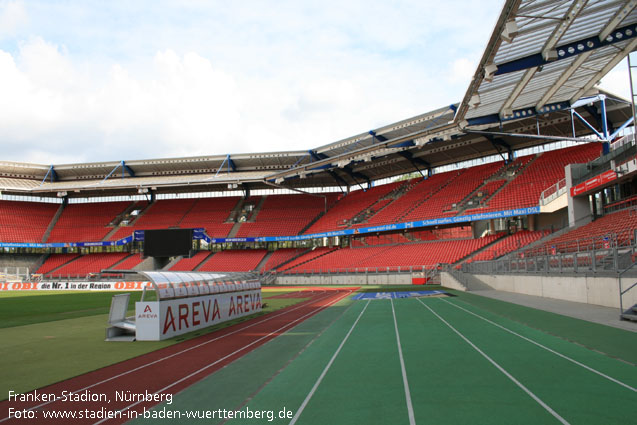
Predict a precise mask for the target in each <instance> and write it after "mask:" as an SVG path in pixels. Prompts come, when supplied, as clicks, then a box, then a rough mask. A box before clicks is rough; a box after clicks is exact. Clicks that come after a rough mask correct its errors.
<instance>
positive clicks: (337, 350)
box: [290, 301, 369, 425]
mask: <svg viewBox="0 0 637 425" xmlns="http://www.w3.org/2000/svg"><path fill="white" fill-rule="evenodd" d="M367 306H369V301H367V304H365V307H363V310H361V312H360V314H359V315H358V317H357V318H356V320H355V321H354V324H353V325H352V327H351V328H350V330H349V332H347V335H345V338H343V341H341V345H339V346H338V348H337V349H336V351H335V352H334V355H333V356H332V358H331V359H330V361H329V362H328V363H327V365H326V366H325V369H323V372H321V375H320V376H319V377H318V379H317V380H316V382H315V383H314V386H313V387H312V389H311V390H310V392H309V393H308V395H307V397H305V400H303V403H301V406H300V407H299V409H298V410H297V411H296V414H295V415H294V417H293V418H292V420H291V421H290V425H294V424H295V423H296V421H298V420H299V416H301V413H303V410H304V409H305V407H306V406H307V404H308V403H309V402H310V399H311V398H312V396H313V395H314V393H315V392H316V390H317V388H318V387H319V385H321V382H322V381H323V378H325V375H327V371H328V370H329V369H330V367H332V363H334V360H336V357H337V356H338V353H340V352H341V348H343V346H344V345H345V342H347V339H348V338H349V336H350V335H351V334H352V332H353V331H354V328H355V327H356V324H357V323H358V321H359V320H360V319H361V317H362V316H363V313H365V310H367Z"/></svg>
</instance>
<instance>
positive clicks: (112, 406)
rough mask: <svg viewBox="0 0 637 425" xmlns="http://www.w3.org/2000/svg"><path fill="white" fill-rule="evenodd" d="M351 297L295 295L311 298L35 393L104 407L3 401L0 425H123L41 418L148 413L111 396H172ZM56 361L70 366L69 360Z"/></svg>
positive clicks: (140, 406) (339, 293) (336, 292)
mask: <svg viewBox="0 0 637 425" xmlns="http://www.w3.org/2000/svg"><path fill="white" fill-rule="evenodd" d="M351 293H352V290H350V289H340V290H329V291H325V290H317V291H302V292H297V293H296V296H298V297H310V299H308V300H306V301H304V302H301V303H299V304H295V305H293V306H290V307H287V308H284V309H281V310H278V311H275V312H273V313H271V314H268V315H265V316H261V317H258V318H255V319H252V320H250V321H246V322H243V323H240V324H237V325H233V326H230V327H227V328H224V329H222V330H220V331H218V332H214V333H211V334H208V335H203V336H201V337H198V338H195V339H191V340H189V341H185V342H183V343H181V344H176V345H173V346H170V347H166V348H163V349H161V350H158V351H154V352H152V353H149V354H145V355H142V356H139V357H136V358H134V359H131V360H127V361H125V362H121V363H117V364H114V365H111V366H108V367H105V368H102V369H99V370H96V371H94V372H90V373H87V374H85V375H81V376H77V377H75V378H71V379H69V380H66V381H63V382H60V383H57V384H53V385H50V386H48V387H44V388H41V389H39V390H37V392H38V393H39V394H43V393H47V394H55V395H57V396H58V397H59V396H61V394H62V392H63V391H68V392H73V393H77V394H82V393H84V392H86V391H88V392H90V393H92V394H106V396H107V397H108V398H109V399H110V403H108V404H104V402H77V403H74V402H68V401H67V402H63V401H62V400H59V399H58V400H57V401H53V402H48V403H44V402H39V403H38V402H24V403H20V402H16V401H12V402H9V401H8V400H5V401H3V402H1V403H0V423H2V425H5V424H6V425H8V424H14V423H15V424H25V423H29V424H31V423H34V424H37V423H42V424H44V423H46V424H65V425H68V424H93V423H107V424H121V423H124V422H126V421H127V420H128V419H127V417H125V418H122V419H111V420H105V421H102V422H100V421H99V420H97V421H96V420H95V419H83V420H82V419H73V420H70V419H59V420H57V421H56V420H52V419H44V418H43V413H42V412H43V411H45V410H46V411H53V410H57V411H71V410H84V409H88V410H90V411H99V410H101V409H102V408H103V407H104V408H106V409H107V410H109V411H118V410H126V409H131V410H135V411H138V412H141V411H143V409H144V408H146V409H149V408H150V407H152V406H154V405H155V404H158V402H140V403H136V402H135V401H132V402H126V401H116V400H115V391H130V392H131V393H145V392H146V391H148V392H149V393H170V394H176V393H178V392H179V391H181V390H183V389H184V388H186V387H188V386H190V385H192V384H193V383H195V382H197V381H199V380H200V379H202V378H204V377H206V376H208V375H210V374H211V373H213V372H215V371H217V370H219V369H221V368H222V367H224V366H225V365H227V364H229V363H231V362H232V361H234V360H236V359H238V358H239V357H241V356H243V355H245V354H247V353H249V352H250V351H252V350H254V349H255V348H257V347H259V346H260V345H263V344H265V343H266V342H267V341H269V340H271V339H273V338H275V337H276V336H278V335H280V334H282V333H285V332H286V331H288V330H290V329H291V328H293V327H294V326H296V325H297V324H299V323H300V322H302V321H303V320H305V319H307V318H309V317H311V316H313V315H315V314H316V313H318V312H320V311H321V310H324V309H325V308H327V307H329V306H330V305H332V304H334V303H336V302H338V301H339V300H341V299H343V298H345V297H346V296H348V295H350V294H351ZM264 301H266V300H264ZM61 360H62V361H72V360H71V359H61ZM10 407H12V408H14V409H16V410H22V409H28V410H30V411H32V412H35V414H36V415H37V418H36V419H35V420H34V419H30V420H24V419H21V420H19V419H9V408H10Z"/></svg>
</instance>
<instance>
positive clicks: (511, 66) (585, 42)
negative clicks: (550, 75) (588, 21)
mask: <svg viewBox="0 0 637 425" xmlns="http://www.w3.org/2000/svg"><path fill="white" fill-rule="evenodd" d="M617 33H620V34H621V38H620V37H617V36H616V34H617ZM635 37H637V30H636V28H635V25H627V26H624V27H621V28H617V29H615V30H613V32H612V33H611V34H610V35H609V36H608V37H606V39H604V40H600V39H599V37H598V36H594V37H589V38H584V39H581V40H577V41H574V42H572V43H568V44H563V45H561V46H558V47H556V48H555V50H556V51H557V59H555V61H559V60H564V59H568V58H571V57H573V56H577V55H581V54H582V53H586V52H590V51H591V50H595V49H599V48H600V47H605V46H610V45H612V44H615V43H619V42H620V41H625V40H629V39H632V38H635ZM551 62H554V61H547V60H546V59H544V57H543V56H542V53H536V54H534V55H530V56H526V57H523V58H520V59H516V60H513V61H510V62H505V63H500V64H496V65H497V66H498V70H497V71H496V72H495V75H504V74H509V73H511V72H517V71H522V70H524V69H529V68H535V67H538V66H542V65H546V64H548V63H551Z"/></svg>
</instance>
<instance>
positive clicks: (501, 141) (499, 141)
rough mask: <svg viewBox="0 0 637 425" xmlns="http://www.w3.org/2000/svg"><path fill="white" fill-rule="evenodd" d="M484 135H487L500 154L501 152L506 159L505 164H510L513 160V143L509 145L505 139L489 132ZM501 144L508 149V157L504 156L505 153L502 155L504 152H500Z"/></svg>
mask: <svg viewBox="0 0 637 425" xmlns="http://www.w3.org/2000/svg"><path fill="white" fill-rule="evenodd" d="M484 137H486V138H487V139H488V140H489V141H490V142H491V144H492V145H493V147H494V148H495V149H496V150H497V151H498V154H500V156H501V157H502V159H503V160H504V163H505V164H508V163H509V162H511V161H513V149H512V148H511V145H509V144H508V143H507V142H505V141H504V139H500V138H499V137H493V136H491V135H488V134H487V135H485V136H484ZM500 146H502V147H503V148H504V149H506V150H507V157H506V158H505V157H504V155H502V152H500Z"/></svg>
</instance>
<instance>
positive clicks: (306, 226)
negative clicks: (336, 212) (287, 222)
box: [298, 209, 329, 235]
mask: <svg viewBox="0 0 637 425" xmlns="http://www.w3.org/2000/svg"><path fill="white" fill-rule="evenodd" d="M327 211H329V209H328V210H327ZM327 211H321V212H320V213H319V214H318V215H317V216H316V217H314V218H313V219H312V220H310V222H309V223H307V224H306V225H305V226H304V227H303V228H302V229H301V231H300V232H299V233H298V234H299V235H302V234H304V233H305V232H307V231H308V229H309V228H310V227H312V226H313V225H314V224H315V223H316V222H317V221H319V220H320V219H321V218H323V216H324V215H325V214H326V213H327Z"/></svg>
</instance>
